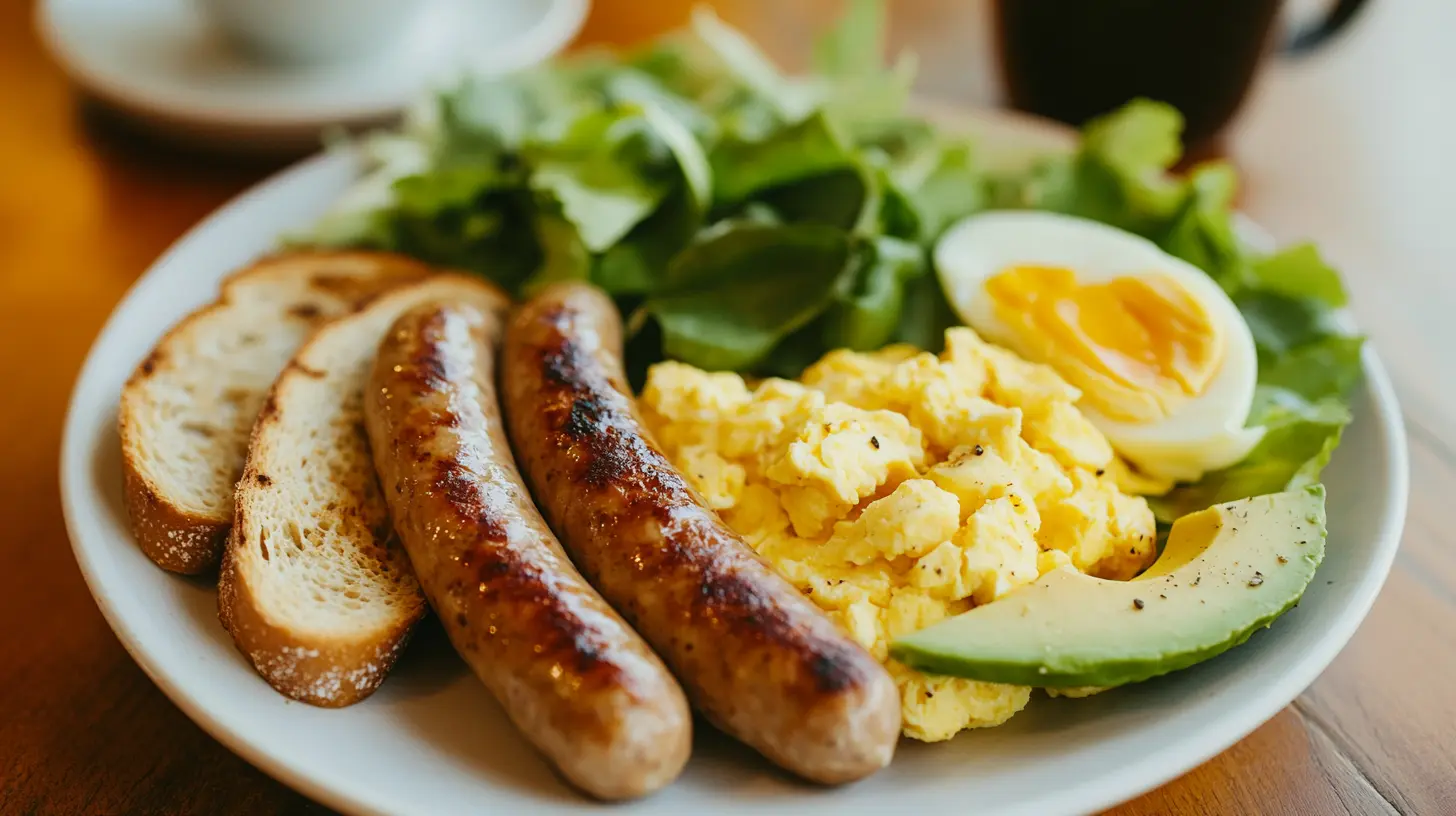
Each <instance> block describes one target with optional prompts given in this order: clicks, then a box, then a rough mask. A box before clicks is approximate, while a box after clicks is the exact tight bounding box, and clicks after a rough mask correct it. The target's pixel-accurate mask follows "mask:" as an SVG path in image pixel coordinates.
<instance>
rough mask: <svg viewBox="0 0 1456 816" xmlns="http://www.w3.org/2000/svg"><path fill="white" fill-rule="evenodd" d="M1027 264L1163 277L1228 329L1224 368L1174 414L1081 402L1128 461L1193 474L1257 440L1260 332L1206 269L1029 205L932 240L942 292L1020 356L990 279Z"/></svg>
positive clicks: (1091, 277) (1181, 475) (1157, 473)
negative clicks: (1122, 411)
mask: <svg viewBox="0 0 1456 816" xmlns="http://www.w3.org/2000/svg"><path fill="white" fill-rule="evenodd" d="M1024 264H1036V265H1042V266H1054V267H1062V268H1066V269H1070V270H1072V271H1073V272H1074V273H1075V274H1076V277H1077V280H1078V281H1079V282H1082V283H1099V282H1104V281H1108V280H1112V279H1113V278H1119V277H1128V276H1138V275H1146V274H1163V275H1166V276H1168V277H1170V278H1173V279H1174V280H1176V281H1177V282H1178V283H1180V284H1182V285H1183V286H1184V288H1186V289H1187V290H1188V292H1189V293H1190V294H1191V295H1192V296H1193V297H1194V299H1196V300H1197V301H1198V303H1199V304H1201V305H1202V306H1203V308H1204V309H1205V310H1206V311H1207V313H1208V315H1209V318H1210V319H1211V320H1213V321H1214V322H1216V323H1217V324H1218V325H1220V326H1221V327H1222V329H1223V332H1224V336H1225V338H1226V342H1225V349H1224V356H1223V361H1222V362H1221V364H1220V366H1219V369H1218V371H1217V372H1216V373H1215V374H1214V376H1213V378H1212V380H1211V381H1210V382H1209V383H1208V386H1207V387H1206V388H1205V389H1204V390H1203V393H1201V394H1199V395H1198V396H1196V397H1193V398H1190V399H1189V400H1187V401H1186V402H1184V403H1182V404H1180V405H1179V406H1178V407H1177V408H1176V409H1175V410H1174V412H1173V413H1172V414H1171V415H1170V416H1168V417H1165V418H1164V419H1161V420H1157V421H1153V422H1123V421H1119V420H1114V419H1110V418H1108V417H1107V416H1105V415H1103V414H1102V413H1100V412H1099V411H1097V410H1095V409H1093V408H1092V407H1091V406H1090V405H1088V404H1086V403H1085V402H1083V403H1080V404H1079V405H1078V407H1079V408H1080V409H1081V411H1082V413H1083V414H1084V415H1086V417H1087V418H1088V419H1089V420H1091V421H1092V423H1093V424H1094V425H1096V426H1097V427H1098V428H1099V429H1101V431H1102V432H1103V433H1104V434H1106V435H1107V439H1108V441H1109V442H1111V443H1112V446H1113V448H1115V449H1116V450H1117V452H1118V453H1120V454H1121V455H1122V456H1123V458H1125V459H1127V460H1128V461H1130V462H1131V463H1132V464H1133V465H1135V466H1136V467H1137V468H1138V469H1139V470H1141V471H1143V472H1144V473H1146V474H1148V475H1150V476H1154V477H1159V478H1164V479H1172V480H1174V481H1195V480H1197V479H1198V478H1199V477H1200V476H1202V475H1203V474H1204V473H1206V472H1208V471H1210V470H1218V469H1220V468H1224V467H1228V466H1229V465H1232V464H1235V463H1237V462H1239V461H1240V460H1242V459H1243V458H1244V457H1246V456H1248V454H1249V451H1250V450H1252V449H1253V448H1254V446H1255V445H1257V444H1258V443H1259V440H1260V439H1261V438H1262V437H1263V435H1264V429H1262V428H1245V427H1244V423H1245V422H1246V421H1247V420H1248V418H1249V408H1250V406H1251V405H1252V403H1253V399H1254V386H1255V383H1256V379H1257V377H1258V357H1257V355H1256V353H1255V350H1254V338H1253V335H1252V334H1251V333H1250V332H1249V327H1248V325H1247V324H1246V323H1245V322H1244V319H1243V316H1242V315H1240V314H1239V310H1238V307H1236V306H1234V303H1233V301H1232V300H1230V299H1229V296H1228V295H1227V294H1226V293H1224V291H1223V289H1221V288H1219V286H1218V284H1216V283H1214V282H1213V280H1212V279H1211V278H1209V277H1208V276H1207V275H1205V274H1204V273H1203V271H1202V270H1200V269H1198V267H1196V266H1193V265H1192V264H1190V263H1187V262H1186V261H1182V260H1180V259H1178V258H1175V257H1173V256H1171V255H1169V254H1167V253H1166V252H1163V251H1162V250H1161V249H1159V248H1158V246H1157V245H1156V244H1154V243H1153V242H1151V241H1148V240H1146V239H1144V238H1141V237H1138V236H1136V235H1132V234H1130V233H1127V232H1123V231H1122V230H1119V229H1117V228H1115V227H1110V226H1107V225H1105V224H1101V223H1098V222H1096V221H1089V220H1087V219H1083V218H1076V217H1073V216H1069V215H1060V214H1057V213H1049V212H1037V211H1030V210H1026V211H1022V210H1017V211H1004V212H988V213H982V214H980V215H974V216H971V217H969V218H966V219H964V220H962V221H961V222H959V223H958V224H956V225H955V226H954V227H952V228H951V229H950V230H948V231H947V232H946V233H945V235H944V236H943V237H942V238H941V239H940V242H939V243H938V244H936V247H935V267H936V271H937V272H938V274H939V275H940V281H941V286H942V287H943V288H944V289H945V294H946V299H947V300H948V301H949V302H950V304H951V306H952V307H953V308H954V309H955V311H956V313H957V314H958V315H959V316H960V318H961V319H962V320H963V321H965V322H966V323H967V324H969V325H970V326H971V327H972V328H974V329H975V330H976V331H977V332H979V333H980V334H981V335H982V336H984V337H985V338H986V339H988V340H990V341H992V342H995V343H998V344H1000V345H1003V346H1006V347H1008V348H1010V349H1012V350H1013V351H1015V352H1017V353H1019V354H1023V355H1024V354H1026V350H1025V349H1023V348H1020V347H1019V345H1018V343H1017V341H1016V335H1015V333H1013V332H1012V331H1011V330H1010V328H1009V327H1008V326H1006V324H1005V323H1003V322H1002V321H1001V320H1000V319H998V318H997V317H996V314H995V309H994V305H993V303H992V301H991V298H990V297H989V296H987V295H986V292H985V283H986V279H987V278H990V277H991V276H993V275H995V274H997V273H999V272H1002V271H1004V270H1006V269H1007V268H1009V267H1012V266H1017V265H1024ZM1043 362H1044V361H1043Z"/></svg>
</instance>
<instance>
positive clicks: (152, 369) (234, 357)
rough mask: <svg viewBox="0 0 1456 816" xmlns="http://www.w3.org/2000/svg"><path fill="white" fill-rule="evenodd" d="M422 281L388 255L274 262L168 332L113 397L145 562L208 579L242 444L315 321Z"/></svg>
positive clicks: (417, 269)
mask: <svg viewBox="0 0 1456 816" xmlns="http://www.w3.org/2000/svg"><path fill="white" fill-rule="evenodd" d="M430 271H431V270H430V268H429V267H427V266H425V265H423V264H420V263H417V262H415V261H412V260H410V259H408V258H405V257H404V256H401V255H392V254H388V253H374V252H304V253H293V254H287V255H279V256H275V257H271V258H268V259H265V260H263V261H260V262H258V263H256V264H254V265H253V266H251V267H248V268H247V269H244V270H242V271H241V272H238V273H236V274H234V275H233V276H231V277H230V278H228V279H227V280H226V281H224V282H223V285H222V293H221V295H220V296H219V298H218V300H217V301H216V302H215V303H213V304H211V305H209V306H205V307H203V308H202V309H200V310H198V311H196V312H193V313H192V314H191V315H190V316H188V317H187V318H185V319H183V321H182V322H181V323H179V324H177V326H176V327H174V328H173V329H172V330H171V331H169V332H168V333H167V334H166V335H165V336H164V337H163V338H162V339H161V341H160V342H158V343H157V346H156V348H154V349H152V352H151V354H149V355H147V358H146V359H145V360H143V361H142V363H141V365H139V366H138V367H137V369H136V371H135V372H133V374H132V375H131V379H129V380H128V381H127V383H126V387H125V388H123V389H122V392H121V406H120V411H119V425H120V430H121V448H122V460H123V468H124V472H125V481H126V485H125V487H126V506H127V511H128V513H129V514H130V516H131V526H132V532H133V533H134V534H135V537H136V540H137V543H138V544H139V545H140V546H141V548H142V551H143V552H145V553H146V554H147V556H148V557H149V558H151V559H152V560H153V561H155V562H156V563H157V565H158V566H160V567H162V568H163V569H168V570H172V571H173V572H184V573H199V572H208V571H211V570H214V569H216V568H217V562H218V559H219V558H220V557H221V556H222V549H223V544H224V542H225V541H226V539H227V531H228V528H229V527H230V526H231V525H232V518H233V485H234V484H235V483H236V482H237V480H238V476H239V474H241V473H242V471H243V461H244V459H245V458H246V456H247V450H248V437H249V433H250V432H251V431H252V428H253V421H254V419H256V418H257V416H258V409H259V408H261V407H262V405H263V398H264V397H265V396H267V394H268V389H269V387H271V386H272V385H273V381H274V380H275V379H277V378H278V372H279V371H281V370H282V369H283V365H284V364H285V363H287V362H288V360H289V358H290V357H292V356H293V354H294V353H295V352H296V351H298V347H299V346H300V345H302V344H303V342H304V340H305V339H307V337H308V336H309V335H310V334H312V333H313V331H314V330H315V329H316V328H317V327H318V326H319V325H321V324H322V323H323V322H324V321H326V320H329V319H332V318H334V317H338V316H339V315H342V314H346V313H348V312H351V311H354V310H355V309H358V308H359V307H361V306H363V305H364V304H365V303H367V302H368V301H370V300H372V299H373V298H375V297H377V296H378V295H379V294H380V293H381V292H384V291H386V290H388V289H392V288H394V287H396V286H399V285H400V284H403V283H408V282H413V281H417V280H419V279H421V278H423V277H424V276H425V275H427V274H429V273H430Z"/></svg>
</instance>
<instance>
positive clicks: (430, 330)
mask: <svg viewBox="0 0 1456 816" xmlns="http://www.w3.org/2000/svg"><path fill="white" fill-rule="evenodd" d="M500 328H501V323H500V318H498V317H497V316H495V315H482V314H481V313H480V312H478V311H476V310H474V309H472V308H470V307H460V306H423V307H420V308H418V309H416V310H414V311H412V312H410V313H408V314H406V315H404V316H403V317H401V318H400V320H399V322H397V323H396V324H395V325H394V327H393V328H392V329H391V330H390V332H389V334H388V335H386V337H385V339H384V341H383V342H382V343H381V345H380V349H379V356H378V359H377V360H376V362H375V366H374V373H373V377H372V379H371V380H370V388H369V391H368V392H367V394H366V397H365V407H366V416H367V418H368V428H369V438H370V442H371V444H372V446H373V449H374V461H375V465H376V467H377V469H378V471H379V476H380V482H381V485H382V486H383V489H384V492H385V495H386V497H387V498H388V501H389V507H390V511H391V512H392V514H393V517H394V524H395V527H396V529H397V530H398V532H399V535H400V537H401V539H402V540H403V542H404V545H405V549H406V551H407V552H408V553H409V557H410V562H411V563H412V564H413V565H414V569H415V572H416V573H417V574H418V575H419V579H420V585H421V586H422V587H424V590H425V595H426V596H427V597H428V598H429V601H430V605H431V606H432V607H433V608H434V609H435V612H436V614H438V615H439V617H440V621H441V622H442V623H443V624H444V627H445V631H446V632H447V633H448V634H449V636H450V641H451V643H453V644H454V645H455V649H456V650H457V651H459V652H460V655H461V656H462V657H464V658H465V661H466V662H467V663H469V664H470V667H471V668H472V669H473V670H474V671H475V673H476V675H477V676H479V677H480V679H481V681H482V682H483V683H484V684H485V685H486V687H487V688H489V689H490V691H491V692H492V693H493V694H495V696H496V698H497V699H499V700H500V702H501V704H502V705H503V706H504V707H505V709H506V713H507V714H509V715H510V717H511V720H512V721H514V722H515V724H516V726H517V727H518V728H519V729H520V730H521V732H522V733H523V734H525V736H526V737H527V738H528V739H529V740H531V741H532V742H533V743H534V744H535V745H536V747H537V748H539V749H540V750H541V752H542V753H543V754H545V755H546V757H547V758H548V759H549V760H550V761H551V762H552V763H553V764H555V765H556V767H557V768H559V769H560V770H561V772H562V774H563V775H564V776H566V778H567V779H569V780H570V781H571V782H573V783H574V784H576V785H577V786H578V787H580V788H581V789H582V790H585V791H586V792H588V793H590V794H593V795H595V796H598V797H601V798H604V799H619V798H627V797H633V796H640V795H643V794H646V793H650V792H651V791H654V790H656V789H658V788H660V787H662V786H663V785H666V784H667V783H668V782H671V781H672V780H673V779H674V778H675V777H676V776H677V775H678V773H679V771H681V770H682V767H683V764H684V763H685V762H686V761H687V757H688V752H689V750H690V747H691V736H692V734H691V732H692V719H691V714H690V712H689V710H688V705H687V700H686V698H685V697H684V696H683V693H682V689H681V688H680V687H679V686H678V684H677V682H676V681H675V680H674V679H673V678H672V676H671V675H670V674H669V673H668V671H667V668H666V667H665V666H664V665H663V664H662V661H661V660H659V659H658V658H657V655H655V654H653V653H652V651H651V650H650V649H649V648H648V646H647V644H646V643H644V642H643V641H642V639H641V638H640V637H638V636H637V634H636V633H635V632H633V631H632V630H631V629H630V628H629V627H628V626H627V624H626V623H625V622H623V620H622V619H621V617H619V616H618V615H617V613H616V612H614V611H613V610H612V608H611V607H610V606H608V605H607V603H606V602H605V601H603V600H602V598H601V596H599V595H598V594H597V593H596V591H595V590H593V589H592V588H591V586H590V585H589V584H587V582H586V581H585V580H584V579H583V578H582V577H581V575H580V574H579V573H578V572H577V571H576V569H575V568H573V567H572V565H571V562H570V561H569V560H568V559H567V557H566V553H565V552H563V551H562V549H561V545H560V544H559V543H558V542H557V541H556V537H555V536H554V535H552V533H551V530H550V528H548V527H547V526H546V522H545V521H544V520H543V519H542V518H541V516H540V514H539V513H538V512H537V511H536V508H535V505H534V504H533V503H532V501H531V498H530V494H529V493H528V492H527V491H526V486H525V484H524V483H523V482H522V481H521V477H520V474H519V473H518V472H517V471H516V466H515V461H514V460H513V458H512V457H511V452H510V447H509V445H508V443H507V441H506V436H505V430H504V428H502V426H501V420H500V410H499V407H498V403H497V400H496V393H495V386H494V383H493V381H492V372H493V369H494V361H493V356H494V349H495V348H496V345H497V343H498V340H499V336H500Z"/></svg>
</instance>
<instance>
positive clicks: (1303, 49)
mask: <svg viewBox="0 0 1456 816" xmlns="http://www.w3.org/2000/svg"><path fill="white" fill-rule="evenodd" d="M1364 5H1365V0H1338V2H1336V3H1335V6H1334V8H1332V9H1330V11H1329V13H1328V14H1326V15H1325V17H1324V19H1323V20H1320V21H1319V22H1318V23H1315V24H1314V25H1310V26H1304V27H1301V28H1299V29H1297V30H1295V31H1294V33H1293V34H1292V35H1291V36H1290V37H1289V39H1287V40H1285V42H1284V45H1283V47H1282V48H1281V49H1280V52H1281V53H1284V54H1289V55H1294V56H1298V55H1303V54H1308V53H1310V52H1312V51H1315V50H1317V49H1318V48H1319V47H1320V46H1322V45H1324V44H1325V43H1327V42H1329V40H1330V38H1331V37H1333V36H1335V35H1336V34H1338V33H1339V32H1340V31H1341V30H1342V29H1344V28H1345V26H1347V25H1349V23H1350V21H1351V20H1353V19H1355V15H1356V13H1358V12H1359V11H1360V8H1361V7H1362V6H1364Z"/></svg>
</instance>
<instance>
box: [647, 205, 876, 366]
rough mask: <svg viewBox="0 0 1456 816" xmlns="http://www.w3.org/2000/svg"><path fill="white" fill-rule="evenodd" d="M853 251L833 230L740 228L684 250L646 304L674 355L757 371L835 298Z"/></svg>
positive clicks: (841, 234) (812, 226) (696, 362)
mask: <svg viewBox="0 0 1456 816" xmlns="http://www.w3.org/2000/svg"><path fill="white" fill-rule="evenodd" d="M849 252H850V246H849V237H848V235H847V234H846V233H844V232H843V231H841V230H836V229H833V228H830V227H825V226H821V225H816V224H785V225H778V226H763V225H738V226H734V227H732V228H730V229H726V230H722V231H720V232H718V233H717V234H715V235H713V236H711V237H709V238H708V239H706V240H703V241H700V242H697V243H695V244H693V245H692V246H690V247H688V248H687V249H686V250H684V251H683V252H682V253H680V254H679V255H678V256H677V257H676V258H675V259H674V260H673V263H672V265H671V266H670V268H669V269H668V272H667V275H666V278H665V280H664V291H663V292H662V293H660V294H655V295H653V296H651V297H649V298H648V300H647V301H646V303H645V304H644V305H643V307H642V308H643V311H644V313H645V314H647V315H650V316H651V317H653V318H655V319H656V321H657V324H658V325H659V327H660V328H661V331H662V340H663V351H664V353H665V354H666V355H667V356H668V357H670V358H673V359H677V360H683V361H685V362H687V363H690V364H692V365H695V366H698V367H699V368H705V369H708V370H729V371H744V370H751V369H752V368H753V367H754V366H756V365H757V364H759V363H760V362H762V361H763V360H764V359H765V358H767V357H768V356H769V354H770V353H771V352H772V351H773V350H774V347H775V346H777V345H778V344H779V342H780V341H782V340H783V339H784V338H785V337H787V336H789V335H790V334H791V333H793V332H794V331H796V330H797V329H800V328H802V327H803V326H805V325H807V324H808V323H809V322H810V321H812V320H814V319H815V318H816V317H818V316H819V315H820V314H822V313H823V312H824V310H825V309H826V308H828V307H829V305H830V304H831V303H833V302H834V300H835V299H836V296H837V292H838V289H839V287H840V286H841V285H842V284H841V280H842V279H843V278H844V277H845V270H846V267H847V264H848V260H849Z"/></svg>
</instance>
